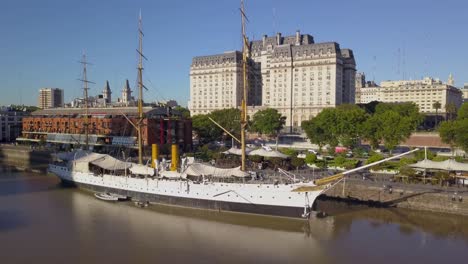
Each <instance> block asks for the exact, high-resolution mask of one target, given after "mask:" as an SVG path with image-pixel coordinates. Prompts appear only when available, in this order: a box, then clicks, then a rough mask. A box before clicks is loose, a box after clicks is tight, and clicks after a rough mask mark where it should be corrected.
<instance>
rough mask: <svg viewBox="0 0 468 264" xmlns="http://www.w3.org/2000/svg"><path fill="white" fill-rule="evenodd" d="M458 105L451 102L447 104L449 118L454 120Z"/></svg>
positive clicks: (446, 109)
mask: <svg viewBox="0 0 468 264" xmlns="http://www.w3.org/2000/svg"><path fill="white" fill-rule="evenodd" d="M457 110H458V109H457V106H456V105H455V104H454V103H452V102H450V103H448V104H446V105H445V112H447V120H452V119H453V116H454V115H455V114H456V113H457Z"/></svg>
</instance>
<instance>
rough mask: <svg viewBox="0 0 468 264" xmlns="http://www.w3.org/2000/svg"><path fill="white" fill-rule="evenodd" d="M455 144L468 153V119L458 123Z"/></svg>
mask: <svg viewBox="0 0 468 264" xmlns="http://www.w3.org/2000/svg"><path fill="white" fill-rule="evenodd" d="M455 143H456V144H457V146H459V147H460V148H462V149H463V150H464V151H465V152H468V118H466V119H462V120H457V121H456V123H455Z"/></svg>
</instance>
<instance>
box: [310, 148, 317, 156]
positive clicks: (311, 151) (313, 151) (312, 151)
mask: <svg viewBox="0 0 468 264" xmlns="http://www.w3.org/2000/svg"><path fill="white" fill-rule="evenodd" d="M307 152H309V153H313V154H315V155H317V154H318V152H317V151H316V150H314V149H308V150H307Z"/></svg>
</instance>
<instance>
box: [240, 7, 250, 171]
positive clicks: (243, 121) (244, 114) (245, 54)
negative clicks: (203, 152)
mask: <svg viewBox="0 0 468 264" xmlns="http://www.w3.org/2000/svg"><path fill="white" fill-rule="evenodd" d="M240 11H241V21H242V74H243V97H242V102H241V131H240V132H241V150H242V167H241V170H242V171H245V159H246V157H245V129H246V127H247V82H248V78H247V62H248V61H247V59H248V53H249V50H248V49H249V48H248V47H249V45H248V39H247V37H246V33H245V21H246V20H247V18H246V16H245V9H244V0H241V10H240Z"/></svg>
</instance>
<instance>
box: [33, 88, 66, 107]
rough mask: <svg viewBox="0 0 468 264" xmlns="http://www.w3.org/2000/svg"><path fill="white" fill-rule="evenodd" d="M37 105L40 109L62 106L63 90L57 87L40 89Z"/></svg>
mask: <svg viewBox="0 0 468 264" xmlns="http://www.w3.org/2000/svg"><path fill="white" fill-rule="evenodd" d="M37 106H38V107H39V108H41V109H47V108H54V107H63V90H62V89H59V88H42V89H40V90H39V99H38V105H37Z"/></svg>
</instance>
